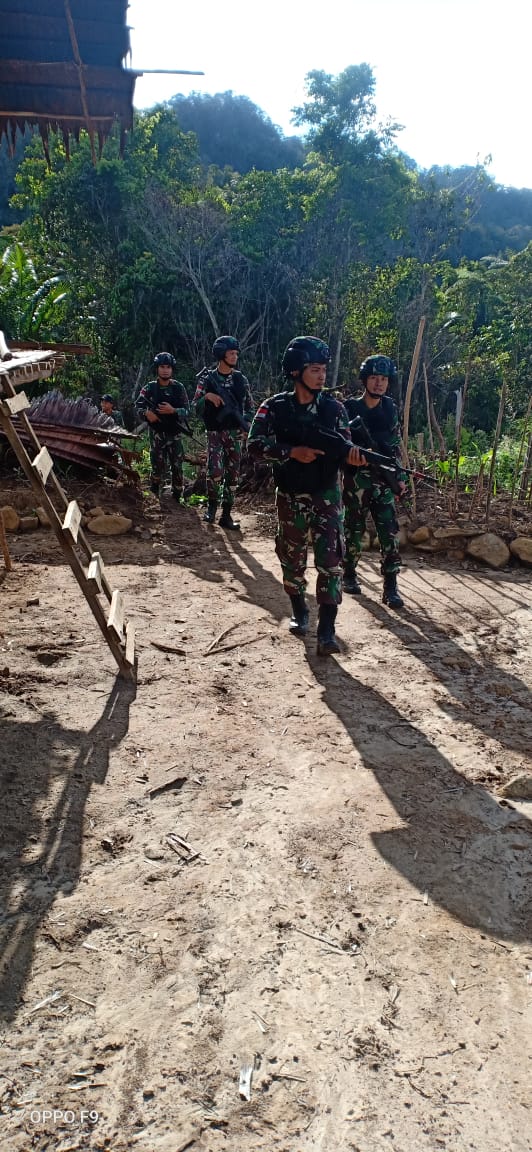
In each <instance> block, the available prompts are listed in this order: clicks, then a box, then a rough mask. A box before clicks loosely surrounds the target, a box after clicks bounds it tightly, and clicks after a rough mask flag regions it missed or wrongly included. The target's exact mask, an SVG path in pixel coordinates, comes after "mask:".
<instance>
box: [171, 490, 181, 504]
mask: <svg viewBox="0 0 532 1152" xmlns="http://www.w3.org/2000/svg"><path fill="white" fill-rule="evenodd" d="M172 496H173V497H174V500H175V502H176V504H180V503H181V501H182V499H183V489H182V488H172Z"/></svg>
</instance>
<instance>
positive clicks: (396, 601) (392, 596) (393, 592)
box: [382, 572, 405, 608]
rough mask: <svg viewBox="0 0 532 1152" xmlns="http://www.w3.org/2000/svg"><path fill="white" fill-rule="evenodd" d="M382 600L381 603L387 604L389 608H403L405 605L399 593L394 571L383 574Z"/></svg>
mask: <svg viewBox="0 0 532 1152" xmlns="http://www.w3.org/2000/svg"><path fill="white" fill-rule="evenodd" d="M382 602H383V604H388V606H389V607H390V608H404V606H405V602H404V600H402V599H401V597H400V595H399V589H398V587H397V576H396V574H395V572H393V573H387V574H385V576H384V586H383V592H382Z"/></svg>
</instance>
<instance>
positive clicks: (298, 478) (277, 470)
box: [270, 392, 338, 495]
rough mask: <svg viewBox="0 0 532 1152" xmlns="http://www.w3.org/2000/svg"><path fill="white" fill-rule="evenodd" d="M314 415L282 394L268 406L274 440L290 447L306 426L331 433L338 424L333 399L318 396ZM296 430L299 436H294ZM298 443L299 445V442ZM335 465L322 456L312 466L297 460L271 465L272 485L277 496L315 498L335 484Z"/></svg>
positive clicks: (336, 405) (332, 461) (336, 470)
mask: <svg viewBox="0 0 532 1152" xmlns="http://www.w3.org/2000/svg"><path fill="white" fill-rule="evenodd" d="M316 409H317V411H316V412H315V413H313V412H310V411H309V409H308V408H307V407H306V405H302V404H298V403H297V401H295V400H294V393H293V392H281V393H280V395H279V396H274V398H273V401H271V403H270V412H271V415H272V420H273V427H274V431H275V437H276V440H278V441H279V443H280V444H291V445H292V444H293V443H294V440H295V439H298V436H299V433H300V431H301V426H302V425H303V426H304V425H305V424H309V425H313V426H317V427H319V428H324V429H325V430H326V431H327V432H334V431H335V429H336V422H337V420H338V403H337V401H336V400H333V399H332V397H330V396H327V395H325V394H323V393H322V394H321V396H320V397H319V399H318V401H317V404H316ZM294 427H297V433H298V435H297V436H295V435H294ZM298 442H299V443H300V442H301V441H300V440H299V439H298ZM337 474H338V463H337V461H334V460H330V459H329V460H328V459H327V458H326V457H325V456H317V457H316V459H315V460H313V461H312V463H311V464H301V463H300V462H299V460H292V459H290V460H285V461H284V462H283V463H278V462H277V461H276V462H275V463H274V465H273V475H274V479H275V483H276V484H277V487H278V488H279V491H280V492H290V493H292V494H296V493H301V494H303V493H309V494H310V495H316V494H317V493H318V492H323V491H324V490H325V489H326V488H329V487H330V485H331V484H334V483H335V482H336V477H337Z"/></svg>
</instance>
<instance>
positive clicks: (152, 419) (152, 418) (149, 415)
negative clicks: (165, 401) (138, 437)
mask: <svg viewBox="0 0 532 1152" xmlns="http://www.w3.org/2000/svg"><path fill="white" fill-rule="evenodd" d="M146 420H147V421H148V423H149V424H158V423H159V417H158V415H157V413H156V412H152V410H151V408H147V409H146Z"/></svg>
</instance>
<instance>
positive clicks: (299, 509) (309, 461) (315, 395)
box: [248, 336, 363, 656]
mask: <svg viewBox="0 0 532 1152" xmlns="http://www.w3.org/2000/svg"><path fill="white" fill-rule="evenodd" d="M329 361H330V353H329V349H328V347H327V345H326V344H324V343H323V341H322V340H318V339H316V338H315V337H314V336H296V337H295V339H294V340H292V341H291V342H290V344H289V345H288V347H287V349H286V351H285V353H284V356H283V372H284V374H285V376H286V377H287V378H288V380H289V381H290V382H291V383H292V384H293V391H287V392H282V393H280V394H279V395H277V396H272V397H271V398H270V399H268V400H265V401H264V403H263V404H261V406H260V408H259V409H258V411H257V413H256V415H255V418H254V420H253V424H252V425H251V429H250V433H249V437H248V451H249V454H250V456H252V457H254V458H255V459H257V460H271V461H272V462H273V468H274V477H275V481H276V485H277V490H276V507H277V518H278V524H277V534H276V538H275V549H276V552H277V555H278V557H279V560H280V561H281V569H282V573H283V585H284V588H285V591H286V592H287V593H288V595H289V597H290V601H291V604H292V618H291V620H290V625H289V627H290V632H292V633H293V634H294V635H298V636H305V635H306V633H307V631H308V621H309V610H308V605H307V601H306V599H305V587H306V580H305V569H306V566H307V551H308V543H309V539H310V541H311V542H312V545H313V548H314V561H315V564H316V568H317V570H318V578H317V583H316V600H317V602H318V609H319V611H318V654H319V655H320V656H330V655H332V654H333V653H334V652H339V650H340V649H339V646H338V642H337V640H336V636H335V627H334V626H335V620H336V614H337V611H338V605H339V604H340V603H341V600H342V561H343V551H344V547H343V512H342V493H341V487H340V480H339V471H338V459H337V458H336V459H331V458H328V457H327V455H326V453H324V452H322V451H320V450H319V449H315V448H309V447H306V446H305V426H306V427H307V428H309V427H314V428H319V429H321V430H323V431H330V432H340V433H341V434H342V435H343V436H344V437H345V440H346V452H345V459H346V460H347V461H348V462H349V463H350V464H351V465H352V466H353V467H356V466H357V465H359V464H360V462H361V457H360V453H359V451H358V449H356V448H353V447H352V446H350V435H349V429H348V427H347V425H348V419H347V413H346V411H345V408H344V407H343V405H342V404H340V403H339V402H338V401H337V400H334V399H333V398H332V397H330V396H329V395H328V394H327V393H324V392H323V387H324V385H325V378H326V374H327V364H328V363H329ZM362 459H363V458H362Z"/></svg>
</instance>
